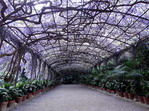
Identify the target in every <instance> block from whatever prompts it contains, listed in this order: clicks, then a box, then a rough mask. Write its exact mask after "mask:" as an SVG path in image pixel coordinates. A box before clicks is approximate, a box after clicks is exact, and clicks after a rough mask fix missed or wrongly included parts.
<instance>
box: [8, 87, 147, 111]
mask: <svg viewBox="0 0 149 111" xmlns="http://www.w3.org/2000/svg"><path fill="white" fill-rule="evenodd" d="M11 111H149V108H148V107H145V106H142V105H139V104H136V103H134V102H130V101H126V100H123V99H121V98H118V97H115V96H111V95H108V94H105V93H102V92H99V91H97V90H94V89H89V88H87V87H85V86H82V85H61V86H58V87H57V88H55V89H53V90H51V91H49V92H46V93H44V94H42V95H40V96H38V97H36V98H33V99H32V100H30V101H27V102H24V103H22V104H20V105H18V106H17V107H16V108H14V109H12V110H11Z"/></svg>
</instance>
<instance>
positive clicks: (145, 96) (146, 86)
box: [143, 82, 149, 104]
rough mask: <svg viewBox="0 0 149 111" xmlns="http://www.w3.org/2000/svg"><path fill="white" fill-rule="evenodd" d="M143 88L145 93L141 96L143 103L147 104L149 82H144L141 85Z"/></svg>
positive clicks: (148, 99)
mask: <svg viewBox="0 0 149 111" xmlns="http://www.w3.org/2000/svg"><path fill="white" fill-rule="evenodd" d="M143 90H144V92H145V95H144V96H143V100H144V103H145V104H149V82H146V84H145V85H144V87H143Z"/></svg>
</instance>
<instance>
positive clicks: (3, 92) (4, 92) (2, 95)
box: [0, 88, 10, 103]
mask: <svg viewBox="0 0 149 111" xmlns="http://www.w3.org/2000/svg"><path fill="white" fill-rule="evenodd" d="M8 92H9V90H8V89H5V88H0V103H1V102H7V101H8V100H9V99H10V96H9V94H8Z"/></svg>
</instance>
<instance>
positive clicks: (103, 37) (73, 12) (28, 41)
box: [0, 0, 149, 76]
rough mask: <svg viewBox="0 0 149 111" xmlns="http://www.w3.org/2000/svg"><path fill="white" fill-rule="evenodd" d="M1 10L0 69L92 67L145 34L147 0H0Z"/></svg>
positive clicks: (148, 29) (148, 35) (148, 13)
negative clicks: (20, 67) (21, 67)
mask: <svg viewBox="0 0 149 111" xmlns="http://www.w3.org/2000/svg"><path fill="white" fill-rule="evenodd" d="M0 11H1V12H0V62H1V64H0V68H1V69H7V70H8V69H9V71H10V72H11V73H15V71H16V70H15V68H17V69H18V68H19V66H20V64H21V66H25V67H28V69H31V70H29V71H31V73H33V72H34V75H32V76H35V75H36V74H35V72H36V71H35V70H36V69H37V67H39V68H38V71H41V70H44V71H45V72H46V71H49V70H50V71H54V72H59V71H62V70H67V69H77V70H86V69H90V68H91V67H93V66H95V65H97V64H99V63H101V62H102V61H103V60H105V59H107V58H109V57H111V56H113V55H115V54H119V53H120V52H121V51H123V50H125V49H128V48H129V47H133V46H135V45H136V44H137V43H139V42H141V41H144V40H146V39H148V38H149V0H0ZM2 63H3V64H2ZM41 65H42V66H43V67H42V68H40V67H41ZM46 69H49V70H46ZM9 71H8V72H9ZM8 72H5V73H8ZM42 73H43V72H42Z"/></svg>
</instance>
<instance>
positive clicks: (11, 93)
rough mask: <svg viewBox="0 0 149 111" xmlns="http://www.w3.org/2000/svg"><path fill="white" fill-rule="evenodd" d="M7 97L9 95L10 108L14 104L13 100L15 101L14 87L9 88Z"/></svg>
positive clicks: (15, 90)
mask: <svg viewBox="0 0 149 111" xmlns="http://www.w3.org/2000/svg"><path fill="white" fill-rule="evenodd" d="M8 90H9V95H10V100H9V102H8V106H9V107H12V106H14V104H15V100H16V99H17V95H18V94H17V89H16V87H14V86H11V87H9V89H8Z"/></svg>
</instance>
